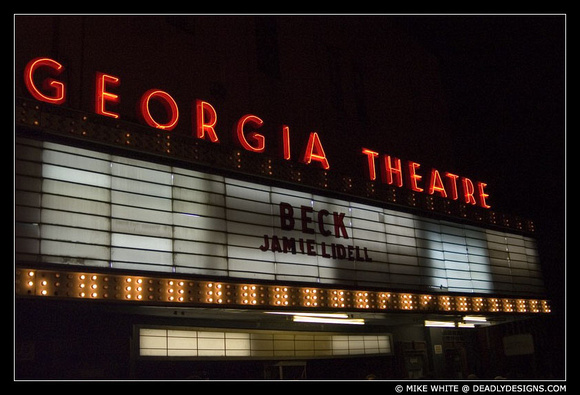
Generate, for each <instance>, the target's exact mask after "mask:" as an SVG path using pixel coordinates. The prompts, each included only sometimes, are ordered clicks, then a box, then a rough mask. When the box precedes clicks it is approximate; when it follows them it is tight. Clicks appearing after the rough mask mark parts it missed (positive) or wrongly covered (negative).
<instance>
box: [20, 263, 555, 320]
mask: <svg viewBox="0 0 580 395" xmlns="http://www.w3.org/2000/svg"><path fill="white" fill-rule="evenodd" d="M15 289H16V294H17V295H22V296H42V297H57V298H65V299H68V298H81V299H96V300H125V301H137V302H139V301H141V302H151V303H186V304H192V305H208V304H210V305H227V306H233V307H246V306H264V307H268V308H270V307H281V308H283V307H286V306H294V307H306V308H330V309H339V310H340V309H361V310H395V311H400V310H403V311H437V312H486V313H502V312H503V313H550V312H551V310H550V306H549V303H548V301H547V300H543V299H525V298H497V297H482V296H463V295H457V296H456V295H440V294H418V293H407V292H380V291H370V290H365V291H356V290H354V291H353V290H341V289H328V288H312V287H299V286H285V285H260V284H245V283H234V282H213V281H200V280H185V279H171V278H161V277H152V276H147V277H146V276H130V275H126V274H99V273H78V272H69V271H57V270H45V269H18V270H16V287H15Z"/></svg>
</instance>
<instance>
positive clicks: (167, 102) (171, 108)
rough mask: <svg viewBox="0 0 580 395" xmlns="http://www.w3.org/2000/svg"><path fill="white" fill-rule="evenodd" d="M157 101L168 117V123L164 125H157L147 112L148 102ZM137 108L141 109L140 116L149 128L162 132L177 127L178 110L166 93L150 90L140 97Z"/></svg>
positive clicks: (148, 111)
mask: <svg viewBox="0 0 580 395" xmlns="http://www.w3.org/2000/svg"><path fill="white" fill-rule="evenodd" d="M152 99H155V100H158V101H159V102H161V104H162V105H163V107H164V108H165V111H166V112H167V113H168V115H169V121H167V122H166V123H159V122H157V120H155V119H154V118H153V115H151V111H150V110H149V102H150V101H151V100H152ZM139 108H140V109H141V114H140V115H141V116H142V117H143V120H144V121H145V123H146V124H147V125H149V126H151V127H154V128H157V129H163V130H168V131H169V130H173V129H174V128H175V126H177V121H179V109H178V108H177V103H176V102H175V100H174V99H173V97H171V95H170V94H169V93H167V92H164V91H162V90H159V89H150V90H148V91H147V92H145V93H144V94H143V96H141V101H140V102H139Z"/></svg>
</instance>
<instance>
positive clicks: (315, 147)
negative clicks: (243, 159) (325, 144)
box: [302, 132, 330, 170]
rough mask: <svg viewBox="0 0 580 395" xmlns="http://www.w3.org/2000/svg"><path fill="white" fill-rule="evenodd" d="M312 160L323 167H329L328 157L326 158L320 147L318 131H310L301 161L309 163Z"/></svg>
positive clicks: (326, 168)
mask: <svg viewBox="0 0 580 395" xmlns="http://www.w3.org/2000/svg"><path fill="white" fill-rule="evenodd" d="M313 160H314V161H317V162H319V163H320V166H322V168H323V169H325V170H328V169H330V164H329V163H328V159H326V154H325V153H324V148H322V143H321V142H320V137H318V133H316V132H312V133H310V137H309V138H308V144H307V145H306V150H305V151H304V156H303V157H302V163H306V164H307V165H309V164H310V162H312V161H313Z"/></svg>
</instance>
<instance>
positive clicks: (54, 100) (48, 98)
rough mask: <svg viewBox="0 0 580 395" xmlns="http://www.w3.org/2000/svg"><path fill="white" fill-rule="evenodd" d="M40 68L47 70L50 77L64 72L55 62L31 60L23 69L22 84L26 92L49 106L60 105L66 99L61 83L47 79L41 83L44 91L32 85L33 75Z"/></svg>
mask: <svg viewBox="0 0 580 395" xmlns="http://www.w3.org/2000/svg"><path fill="white" fill-rule="evenodd" d="M40 68H46V69H48V70H49V71H50V72H51V74H52V75H54V76H58V75H60V73H62V72H63V71H64V67H63V66H62V65H61V64H60V63H58V62H57V61H56V60H52V59H49V58H36V59H32V60H31V61H30V62H28V64H27V65H26V67H25V68H24V84H25V85H26V88H27V89H28V92H30V94H31V95H32V96H33V97H34V98H35V99H36V100H40V101H43V102H46V103H51V104H62V103H64V101H65V99H66V86H65V84H64V83H63V82H61V81H57V80H55V79H53V78H47V79H45V80H44V81H43V83H42V88H43V90H44V91H49V92H47V93H45V92H43V91H42V90H40V89H38V87H37V86H36V84H35V83H34V74H35V73H36V72H37V71H38V69H40Z"/></svg>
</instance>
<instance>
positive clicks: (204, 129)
mask: <svg viewBox="0 0 580 395" xmlns="http://www.w3.org/2000/svg"><path fill="white" fill-rule="evenodd" d="M195 115H196V118H195V121H194V125H196V136H197V138H198V139H206V138H207V139H209V141H211V142H212V143H218V142H219V139H218V136H217V134H216V132H215V125H216V123H217V112H216V110H215V108H213V106H212V105H211V104H209V103H208V102H206V101H203V100H199V99H197V100H196V101H195ZM206 116H207V119H206Z"/></svg>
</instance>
